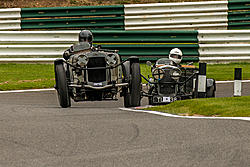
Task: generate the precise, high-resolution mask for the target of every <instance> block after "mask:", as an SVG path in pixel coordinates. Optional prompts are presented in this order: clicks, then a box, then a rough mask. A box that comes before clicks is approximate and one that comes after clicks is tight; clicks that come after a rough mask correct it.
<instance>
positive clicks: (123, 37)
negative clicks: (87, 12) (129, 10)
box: [92, 31, 199, 61]
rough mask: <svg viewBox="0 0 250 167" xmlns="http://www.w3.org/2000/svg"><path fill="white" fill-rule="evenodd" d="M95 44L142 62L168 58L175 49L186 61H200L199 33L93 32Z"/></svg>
mask: <svg viewBox="0 0 250 167" xmlns="http://www.w3.org/2000/svg"><path fill="white" fill-rule="evenodd" d="M92 32H93V34H94V44H95V45H98V44H100V45H101V46H102V48H104V49H115V50H119V54H120V55H121V56H123V57H128V56H138V57H140V59H141V60H156V59H158V58H159V57H167V56H168V53H169V52H170V50H171V49H173V48H180V49H181V50H182V51H183V55H184V61H190V60H192V61H193V60H198V56H199V53H198V48H199V45H198V39H197V35H198V32H197V31H92Z"/></svg>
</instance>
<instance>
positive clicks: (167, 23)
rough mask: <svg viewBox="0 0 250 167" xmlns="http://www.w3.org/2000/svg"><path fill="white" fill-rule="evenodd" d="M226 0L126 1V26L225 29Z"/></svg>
mask: <svg viewBox="0 0 250 167" xmlns="http://www.w3.org/2000/svg"><path fill="white" fill-rule="evenodd" d="M227 4H228V2H227V1H209V2H185V3H158V4H135V5H125V29H126V30H148V29H151V30H152V29H154V30H155V29H204V28H205V29H227V11H228V8H227Z"/></svg>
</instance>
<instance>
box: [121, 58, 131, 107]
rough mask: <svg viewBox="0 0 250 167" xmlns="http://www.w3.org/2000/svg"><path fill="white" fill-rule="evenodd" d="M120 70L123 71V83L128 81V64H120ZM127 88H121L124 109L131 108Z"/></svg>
mask: <svg viewBox="0 0 250 167" xmlns="http://www.w3.org/2000/svg"><path fill="white" fill-rule="evenodd" d="M122 70H123V76H124V82H127V81H128V80H129V75H130V62H129V61H127V62H125V63H124V64H122ZM128 89H129V88H127V87H126V88H123V90H122V92H123V105H124V107H131V95H130V93H129V92H128Z"/></svg>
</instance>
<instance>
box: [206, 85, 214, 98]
mask: <svg viewBox="0 0 250 167" xmlns="http://www.w3.org/2000/svg"><path fill="white" fill-rule="evenodd" d="M211 97H215V86H211V87H210V88H208V89H207V98H211Z"/></svg>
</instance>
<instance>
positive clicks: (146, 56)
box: [0, 30, 250, 62]
mask: <svg viewBox="0 0 250 167" xmlns="http://www.w3.org/2000/svg"><path fill="white" fill-rule="evenodd" d="M79 32H80V31H79V30H74V31H72V30H71V31H0V61H7V60H8V61H9V59H10V58H19V59H16V60H20V61H24V60H23V59H20V58H33V59H32V60H34V61H35V58H38V59H37V61H45V60H42V59H41V58H46V61H48V60H54V59H49V58H56V57H62V54H63V52H64V51H65V50H66V49H67V48H68V47H70V46H71V45H72V44H74V43H77V42H78V34H79ZM92 32H93V34H94V45H101V46H102V48H104V49H112V50H113V49H116V50H119V54H120V55H121V56H122V57H123V58H126V57H129V56H138V57H139V58H140V60H156V59H158V58H160V57H166V56H168V54H169V51H170V50H171V49H172V48H176V47H177V48H180V49H181V50H182V51H183V55H184V61H199V60H202V61H205V62H209V61H218V62H219V61H227V60H228V61H246V60H250V52H249V48H250V43H249V42H250V30H198V31H118V30H110V31H100V30H93V31H92ZM216 58H217V59H218V60H216ZM14 60H15V59H13V61H14ZM27 60H29V61H30V60H31V59H27Z"/></svg>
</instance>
